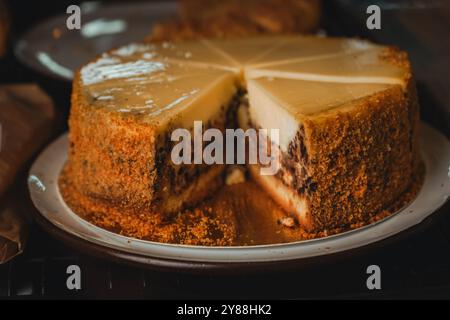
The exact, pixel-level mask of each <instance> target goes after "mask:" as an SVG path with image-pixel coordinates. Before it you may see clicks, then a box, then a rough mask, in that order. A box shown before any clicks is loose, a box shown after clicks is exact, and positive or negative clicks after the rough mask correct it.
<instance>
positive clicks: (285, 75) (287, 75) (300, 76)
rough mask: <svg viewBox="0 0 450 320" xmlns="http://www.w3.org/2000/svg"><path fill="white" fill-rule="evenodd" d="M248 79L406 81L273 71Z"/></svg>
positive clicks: (251, 73)
mask: <svg viewBox="0 0 450 320" xmlns="http://www.w3.org/2000/svg"><path fill="white" fill-rule="evenodd" d="M245 76H246V78H247V79H257V78H263V77H265V78H281V79H293V80H306V81H317V82H333V83H378V84H398V85H402V86H403V85H404V81H403V80H401V79H398V78H388V77H366V76H364V77H359V76H350V77H348V76H331V75H327V76H325V75H320V74H314V73H298V72H284V71H272V70H264V69H259V70H248V71H246V73H245Z"/></svg>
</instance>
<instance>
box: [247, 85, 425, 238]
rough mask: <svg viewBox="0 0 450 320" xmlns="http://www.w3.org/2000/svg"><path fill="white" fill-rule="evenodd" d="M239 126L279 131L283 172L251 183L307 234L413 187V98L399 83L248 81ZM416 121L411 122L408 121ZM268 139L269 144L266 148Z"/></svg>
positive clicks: (340, 224)
mask: <svg viewBox="0 0 450 320" xmlns="http://www.w3.org/2000/svg"><path fill="white" fill-rule="evenodd" d="M247 81H248V82H247V85H248V97H249V106H248V107H247V108H244V109H243V110H246V111H242V110H241V111H240V123H241V126H246V127H248V126H250V127H254V128H268V129H279V130H280V139H279V144H278V145H273V142H272V148H279V151H280V152H279V161H280V170H279V171H278V172H277V173H276V175H273V176H270V175H261V174H260V170H259V169H260V166H259V165H251V166H250V172H251V174H252V176H253V177H254V179H255V180H256V181H258V182H259V183H260V184H261V186H262V187H263V188H264V189H265V190H266V191H267V192H268V193H269V194H270V195H271V196H272V197H273V198H274V199H275V200H276V201H277V202H278V203H280V204H281V205H282V206H283V208H285V210H286V211H287V212H289V213H291V214H293V215H294V216H295V218H296V219H297V221H298V222H299V223H300V225H301V226H302V227H304V228H305V229H307V230H309V231H323V230H330V229H333V228H344V227H345V226H349V225H352V224H355V223H358V222H361V221H369V219H370V218H371V217H373V215H374V214H375V213H376V212H379V211H380V210H382V209H384V208H386V206H389V205H390V204H392V203H394V201H395V200H396V199H398V197H399V196H400V195H401V194H402V193H404V192H405V191H406V190H407V188H408V187H409V186H410V183H411V180H410V179H404V177H405V176H409V177H411V176H412V175H413V174H414V171H415V169H416V165H417V159H418V157H419V156H418V153H417V148H416V147H414V141H415V140H414V136H415V132H416V130H417V128H416V126H417V122H416V119H415V117H416V114H415V112H416V109H415V105H416V104H417V102H416V101H415V100H410V97H408V95H406V94H405V91H404V89H403V87H402V86H401V85H397V84H389V83H385V84H381V83H360V84H355V83H339V82H326V81H320V82H314V81H303V80H292V79H281V78H266V77H263V78H258V79H251V80H247ZM412 115H413V116H412ZM268 142H269V138H267V143H268Z"/></svg>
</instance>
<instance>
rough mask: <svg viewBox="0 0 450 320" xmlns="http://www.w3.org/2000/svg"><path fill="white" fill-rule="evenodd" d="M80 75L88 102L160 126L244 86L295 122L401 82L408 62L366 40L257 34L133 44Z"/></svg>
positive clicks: (214, 106) (212, 109) (219, 103)
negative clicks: (235, 37)
mask: <svg viewBox="0 0 450 320" xmlns="http://www.w3.org/2000/svg"><path fill="white" fill-rule="evenodd" d="M78 77H79V78H78V80H76V81H78V82H79V83H80V85H81V87H82V95H83V99H84V100H85V101H88V104H89V106H92V107H96V108H102V109H104V110H106V111H111V112H114V113H120V114H122V115H124V116H129V115H132V116H136V119H139V121H144V122H147V123H151V124H153V125H155V126H157V127H158V126H161V127H165V125H164V124H166V123H169V122H174V121H175V122H181V125H186V126H192V122H193V120H207V119H209V118H211V117H213V116H214V114H217V113H218V112H219V110H220V109H221V107H223V106H224V105H226V104H227V103H228V101H229V100H230V98H231V96H232V95H233V94H234V93H235V92H236V90H237V88H238V87H239V86H242V85H243V86H245V87H247V90H248V94H249V97H250V104H251V103H252V101H255V99H253V96H254V95H255V94H257V95H258V99H256V100H258V104H268V102H267V100H265V99H271V103H276V104H277V105H279V106H281V107H282V108H283V109H284V110H285V111H286V112H287V113H288V114H289V115H290V116H291V117H292V118H293V121H295V120H296V119H297V121H299V119H300V118H301V116H304V115H309V116H311V115H314V114H315V113H320V112H322V111H324V110H330V109H332V108H337V107H338V106H340V105H341V104H342V103H345V102H348V101H351V100H353V99H355V98H361V97H364V96H367V95H370V94H373V93H374V92H376V91H377V90H382V89H384V88H386V86H388V85H400V86H404V85H405V84H406V83H407V81H408V79H409V77H410V69H409V64H408V60H407V57H406V55H405V54H403V53H401V52H399V51H396V50H394V49H391V48H388V47H383V46H378V45H375V44H372V43H370V42H367V41H363V40H357V39H345V38H323V37H310V36H308V37H303V36H262V37H255V38H244V39H235V40H229V39H228V40H207V39H203V40H198V41H188V42H178V43H169V42H164V43H159V44H130V45H128V46H124V47H121V48H119V49H116V50H112V51H110V52H108V53H105V54H103V55H102V56H101V57H100V58H98V59H97V60H96V61H94V62H92V63H89V64H87V65H86V66H84V67H83V68H82V69H81V70H80V72H79V75H78ZM274 79H275V81H274ZM250 83H253V84H252V85H250ZM339 84H347V85H345V86H340V85H339ZM349 84H355V85H354V86H353V87H352V86H349ZM356 84H364V85H356ZM300 86H303V89H301V90H300ZM329 87H331V88H332V90H331V91H330V90H329ZM252 88H257V90H256V91H255V92H252V90H255V89H252ZM296 88H299V90H296ZM261 90H262V91H267V94H261ZM296 94H298V95H305V94H306V96H304V97H298V99H297V98H296V97H295V96H296ZM324 95H326V96H327V97H324ZM302 99H303V100H305V99H306V100H307V101H308V102H307V103H298V101H300V100H302ZM333 99H335V100H334V102H333V101H330V100H333ZM258 108H259V107H258ZM255 116H256V115H255ZM259 118H262V117H259Z"/></svg>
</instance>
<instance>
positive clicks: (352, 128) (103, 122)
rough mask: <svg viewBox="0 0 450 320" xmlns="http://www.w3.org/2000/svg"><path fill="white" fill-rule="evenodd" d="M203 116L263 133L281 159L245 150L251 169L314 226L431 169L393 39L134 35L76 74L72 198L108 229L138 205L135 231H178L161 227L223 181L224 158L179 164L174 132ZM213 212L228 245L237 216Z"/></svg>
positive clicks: (411, 87)
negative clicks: (271, 167)
mask: <svg viewBox="0 0 450 320" xmlns="http://www.w3.org/2000/svg"><path fill="white" fill-rule="evenodd" d="M200 121H201V122H200ZM196 122H199V123H201V129H202V130H203V131H202V132H204V131H205V130H207V129H216V130H218V131H219V132H222V133H225V132H226V131H227V129H236V128H237V127H239V128H240V129H241V130H242V131H243V130H248V129H250V128H253V129H257V130H259V132H265V133H266V135H265V136H261V135H260V136H259V138H258V141H259V142H262V143H263V144H265V145H266V146H269V147H270V148H271V150H273V151H277V153H276V155H277V156H276V157H277V160H279V164H280V165H279V168H278V170H277V171H276V172H275V173H274V174H273V175H267V174H261V172H262V169H263V168H264V165H262V164H260V163H251V164H250V163H248V162H246V166H247V169H248V172H249V173H250V175H251V177H252V179H253V180H255V181H256V182H257V183H258V184H259V185H260V186H261V188H262V189H263V190H264V191H265V192H266V193H267V194H268V195H269V196H270V197H271V198H272V199H273V200H274V201H275V202H276V203H278V204H279V205H280V206H281V207H282V208H283V209H284V210H285V212H286V214H287V215H289V216H290V217H292V219H293V221H295V224H296V225H298V226H300V227H301V228H302V229H304V230H307V231H309V232H325V233H326V232H328V231H329V230H336V229H339V230H346V229H349V228H352V227H354V226H360V225H363V224H366V223H369V222H370V221H372V220H371V219H373V217H374V216H376V215H377V214H379V213H380V212H382V211H383V210H386V209H388V208H390V207H392V206H394V205H395V204H396V203H397V202H398V200H399V199H401V197H402V196H403V195H404V194H405V193H406V192H408V190H410V189H411V186H412V184H413V182H414V181H415V179H416V177H417V175H418V173H419V172H420V168H421V161H420V155H419V146H418V123H419V107H418V103H417V97H416V89H415V83H414V79H413V76H412V72H411V67H410V64H409V61H408V57H407V54H406V53H405V52H402V51H400V50H398V49H396V48H393V47H386V46H380V45H376V44H373V43H370V42H367V41H363V40H359V39H344V38H323V37H303V36H262V37H254V38H244V39H222V40H219V39H217V40H209V39H200V40H197V41H185V42H163V43H159V44H131V45H128V46H125V47H122V48H119V49H115V50H112V51H110V52H108V53H105V54H103V55H102V56H101V57H99V58H98V59H96V60H95V61H93V62H91V63H89V64H87V65H85V66H84V67H83V68H81V70H80V71H79V72H78V73H77V74H76V77H75V79H74V83H73V94H72V108H71V114H70V120H69V128H70V134H69V139H70V150H69V156H68V161H67V164H66V166H65V168H64V171H63V173H62V176H61V181H60V186H61V190H62V191H63V195H64V197H65V199H66V201H68V203H69V204H70V205H71V206H72V207H73V208H74V210H76V211H83V212H85V213H86V214H88V215H89V214H91V215H96V214H99V213H101V216H102V218H103V219H104V218H105V217H110V218H111V227H112V228H114V226H115V225H122V226H123V225H124V224H126V223H127V221H131V220H130V218H129V217H130V215H133V214H134V215H140V216H142V217H145V221H144V222H142V223H139V225H133V226H131V227H130V230H132V232H129V233H128V234H131V235H132V236H135V237H138V238H148V237H149V236H150V238H151V239H154V240H157V241H165V242H177V241H178V242H179V240H180V239H179V237H178V238H177V236H176V234H177V231H173V230H172V231H171V233H170V236H163V235H162V234H165V235H167V234H169V233H166V232H165V231H164V230H165V229H164V228H167V225H168V222H167V221H170V219H173V217H177V219H179V217H180V212H183V210H184V209H186V208H193V207H195V206H196V205H198V204H199V203H201V202H202V201H203V200H204V199H206V198H208V197H210V196H211V195H213V194H214V193H215V192H217V190H219V189H220V188H221V187H222V186H223V184H224V172H225V170H226V167H227V164H226V163H227V162H226V161H224V162H223V163H214V164H207V163H205V162H204V161H203V162H201V163H191V164H186V163H181V164H176V163H174V161H173V160H172V159H173V158H171V152H172V150H173V148H174V146H175V145H176V144H177V142H176V141H173V139H172V138H171V137H172V133H173V132H174V130H176V129H179V128H183V129H186V130H187V131H188V132H190V133H191V134H192V135H193V136H194V135H195V130H197V129H195V128H196V127H195V123H196ZM261 129H265V130H261ZM274 129H276V130H278V132H279V139H277V141H275V140H274V139H272V136H271V135H270V134H269V132H270V131H272V130H274ZM192 149H194V147H193V148H192ZM192 152H194V151H192ZM68 190H69V191H70V192H69V191H68ZM225 216H226V217H225ZM215 218H217V220H215V221H213V222H212V223H210V224H209V226H206V227H205V228H206V229H205V230H207V231H206V233H208V230H210V229H208V228H210V227H211V226H210V225H214V227H213V228H214V229H215V230H216V229H220V230H221V233H220V234H221V236H223V237H225V236H224V235H225V234H227V235H229V237H228V236H227V239H228V240H226V241H223V242H220V243H221V244H228V243H230V242H232V240H230V239H232V238H233V236H232V234H233V232H237V231H236V230H237V229H236V221H232V220H233V219H232V218H230V217H229V216H228V215H223V216H221V217H215ZM227 219H229V220H227ZM213 220H214V219H213ZM117 221H121V222H120V223H118V222H117ZM227 221H230V222H227ZM130 224H131V223H130ZM152 235H155V236H154V237H153V236H152Z"/></svg>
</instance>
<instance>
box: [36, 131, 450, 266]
mask: <svg viewBox="0 0 450 320" xmlns="http://www.w3.org/2000/svg"><path fill="white" fill-rule="evenodd" d="M421 129H422V130H421V143H422V149H423V150H422V151H423V158H424V161H425V165H426V177H425V182H424V185H423V187H422V189H421V191H420V193H419V195H418V197H417V198H416V199H415V200H414V201H413V202H412V203H410V204H409V205H408V206H406V207H405V208H403V209H402V210H401V211H399V212H397V213H395V214H393V215H391V216H390V217H388V218H386V219H384V220H382V221H379V222H377V223H374V224H372V225H369V226H365V227H362V228H359V229H356V230H352V231H348V232H345V233H341V234H338V235H334V236H330V237H326V238H321V239H314V240H307V241H299V242H293V243H287V244H273V245H259V246H247V247H204V246H189V245H174V244H163V243H157V242H150V241H143V240H137V239H134V238H129V237H125V236H121V235H118V234H116V233H113V232H109V231H106V230H104V229H101V228H99V227H96V226H94V225H92V224H90V223H89V222H87V221H85V220H83V219H81V218H80V217H78V216H77V215H76V214H75V213H74V212H72V210H71V209H70V208H69V207H68V206H67V205H66V204H65V202H64V200H63V199H62V197H61V194H60V192H59V189H58V185H57V180H58V175H59V172H60V170H61V168H62V167H63V165H64V163H65V161H66V159H67V149H68V145H67V135H63V136H61V137H60V138H58V139H57V140H56V141H55V142H53V143H52V144H51V145H50V146H48V147H47V149H46V150H45V151H44V152H42V154H41V155H40V156H39V157H38V159H37V160H36V162H35V163H34V164H33V166H32V168H31V171H30V175H29V178H28V186H29V190H30V194H31V198H32V200H33V203H34V205H35V206H36V207H37V208H38V210H39V211H40V214H41V215H42V217H43V218H45V219H46V220H47V221H49V222H50V223H51V224H53V225H54V226H56V227H57V228H59V229H61V230H63V231H65V232H67V233H69V234H71V235H73V236H75V237H78V238H81V239H84V240H85V241H87V242H89V243H92V244H96V245H99V246H102V247H104V248H105V249H114V250H116V251H119V252H124V253H130V254H135V255H139V256H144V257H151V258H160V259H168V260H175V261H190V262H194V261H195V262H203V263H233V262H234V263H242V262H269V261H272V262H273V261H282V260H292V259H302V258H308V257H314V256H319V255H325V254H331V253H336V252H340V251H344V250H349V249H353V248H357V247H361V246H364V245H367V244H370V243H373V242H375V241H379V240H382V239H385V238H387V237H389V236H392V235H395V234H397V233H399V232H401V231H403V230H405V229H407V228H410V227H412V226H414V225H416V224H418V223H420V222H421V221H423V220H424V219H425V218H426V217H427V216H429V215H430V214H431V213H433V212H434V211H435V210H437V209H438V208H439V207H441V206H442V205H443V204H444V203H445V202H446V200H447V198H448V197H449V196H450V178H449V164H450V142H449V141H448V140H447V139H446V138H445V137H444V136H443V135H442V134H441V133H439V132H438V131H436V130H435V129H433V128H432V127H430V126H428V125H425V124H422V128H421Z"/></svg>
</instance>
